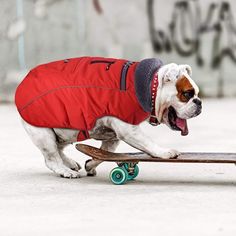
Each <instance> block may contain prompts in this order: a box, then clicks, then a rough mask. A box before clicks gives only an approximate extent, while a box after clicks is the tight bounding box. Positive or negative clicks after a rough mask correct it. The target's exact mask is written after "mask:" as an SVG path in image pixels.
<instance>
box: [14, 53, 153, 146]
mask: <svg viewBox="0 0 236 236" xmlns="http://www.w3.org/2000/svg"><path fill="white" fill-rule="evenodd" d="M138 64H139V63H138V62H130V61H127V60H123V59H113V58H102V57H81V58H73V59H67V60H62V61H56V62H52V63H48V64H44V65H40V66H37V67H36V68H34V69H33V70H31V71H30V72H29V73H28V75H27V76H26V77H25V79H24V80H23V81H22V82H21V84H20V85H19V86H18V88H17V90H16V94H15V103H16V106H17V109H18V111H19V113H20V115H21V117H22V118H23V119H24V120H25V121H26V122H28V123H29V124H31V125H34V126H38V127H48V128H70V129H78V130H80V131H84V132H79V135H78V141H81V140H84V139H86V138H89V136H88V132H87V131H88V130H91V129H92V128H93V127H94V125H95V123H96V120H97V119H98V118H101V117H103V116H114V117H117V118H119V119H121V120H123V121H125V122H127V123H130V124H133V125H137V124H139V123H140V122H142V121H144V120H145V119H147V118H148V116H150V113H149V112H147V111H145V110H144V109H143V108H142V106H141V105H140V103H139V101H138V98H137V96H136V93H135V83H134V80H135V76H134V73H135V68H136V67H137V65H138Z"/></svg>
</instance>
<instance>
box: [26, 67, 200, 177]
mask: <svg viewBox="0 0 236 236" xmlns="http://www.w3.org/2000/svg"><path fill="white" fill-rule="evenodd" d="M109 66H111V64H109ZM108 69H109V68H108ZM142 73H146V72H145V71H144V72H142ZM147 73H149V72H147ZM155 73H156V75H158V86H156V87H154V90H155V91H152V92H154V94H155V96H154V110H155V114H153V115H152V117H151V118H153V116H154V118H156V119H157V120H158V122H159V123H163V124H166V125H167V126H169V127H170V128H171V129H172V130H178V131H181V134H182V135H187V134H188V126H187V122H186V120H187V119H189V118H192V117H195V116H197V115H199V114H200V113H201V109H202V106H201V100H200V99H199V97H198V93H199V89H198V87H197V85H196V84H195V82H194V81H193V80H192V78H191V76H192V72H191V67H190V66H188V65H177V64H174V63H172V64H167V65H163V66H161V67H160V68H159V70H158V71H156V72H155ZM143 93H145V90H143ZM143 95H145V94H143ZM141 96H142V95H141ZM151 96H152V94H151ZM143 97H145V96H143ZM152 98H153V97H152ZM22 123H23V126H24V128H25V130H26V131H27V133H28V135H29V136H30V138H31V139H32V141H33V143H34V144H35V145H36V146H37V147H38V148H39V149H40V151H41V152H42V154H43V156H44V158H45V163H46V166H47V167H48V168H49V169H51V170H52V171H53V172H55V173H57V174H59V175H61V176H63V177H67V178H77V177H79V170H80V168H81V167H80V165H79V164H78V163H77V162H75V161H74V160H72V159H70V158H68V157H67V156H66V155H65V154H64V153H63V149H64V147H65V146H67V145H68V144H72V143H74V142H77V137H78V133H79V132H80V131H79V130H75V129H64V128H56V127H55V128H45V127H36V126H33V125H31V124H29V123H28V122H26V121H25V120H22ZM88 133H89V136H90V138H93V139H97V140H102V145H101V149H104V150H107V151H110V152H114V151H115V149H116V147H117V146H118V144H119V142H120V141H124V142H126V143H127V144H129V145H131V146H132V147H135V148H137V149H139V150H141V151H143V152H146V153H148V154H150V155H151V156H153V157H160V158H174V157H176V156H178V154H179V153H178V151H176V150H173V149H166V148H162V147H160V146H159V145H158V144H157V143H156V142H155V141H154V140H153V139H152V138H151V137H148V136H147V135H146V134H144V133H143V132H142V130H141V129H140V126H139V125H133V124H130V123H127V122H124V121H122V120H121V119H119V118H116V117H113V116H104V117H100V118H99V119H97V121H96V125H95V126H94V127H93V129H91V130H88ZM100 163H101V162H100V161H95V160H89V161H88V162H86V164H85V169H86V171H87V174H88V175H95V174H96V170H95V169H96V167H97V166H98V165H99V164H100Z"/></svg>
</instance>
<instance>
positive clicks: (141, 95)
mask: <svg viewBox="0 0 236 236" xmlns="http://www.w3.org/2000/svg"><path fill="white" fill-rule="evenodd" d="M162 65H163V63H162V61H161V60H159V59H156V58H149V59H144V60H142V61H140V62H139V63H138V65H137V67H136V69H135V92H136V96H137V98H138V101H139V103H140V105H141V106H142V108H143V110H144V111H146V112H151V82H152V79H153V76H154V74H155V73H156V72H157V71H158V70H159V69H160V67H161V66H162Z"/></svg>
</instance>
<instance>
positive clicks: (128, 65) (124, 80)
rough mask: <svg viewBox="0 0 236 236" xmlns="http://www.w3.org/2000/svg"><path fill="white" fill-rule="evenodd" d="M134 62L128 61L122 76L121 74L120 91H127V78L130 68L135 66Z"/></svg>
mask: <svg viewBox="0 0 236 236" xmlns="http://www.w3.org/2000/svg"><path fill="white" fill-rule="evenodd" d="M133 63H134V62H132V61H127V62H125V63H124V65H123V67H122V69H121V74H120V90H122V91H125V90H126V78H127V74H128V70H129V67H130V66H131V65H132V64H133Z"/></svg>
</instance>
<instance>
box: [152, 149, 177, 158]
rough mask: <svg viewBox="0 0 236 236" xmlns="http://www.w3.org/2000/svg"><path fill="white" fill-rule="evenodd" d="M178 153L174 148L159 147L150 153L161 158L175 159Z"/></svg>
mask: <svg viewBox="0 0 236 236" xmlns="http://www.w3.org/2000/svg"><path fill="white" fill-rule="evenodd" d="M179 155H180V152H179V151H177V150H175V149H161V150H158V152H156V153H155V154H152V157H156V158H161V159H176V158H177V157H178V156H179Z"/></svg>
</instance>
